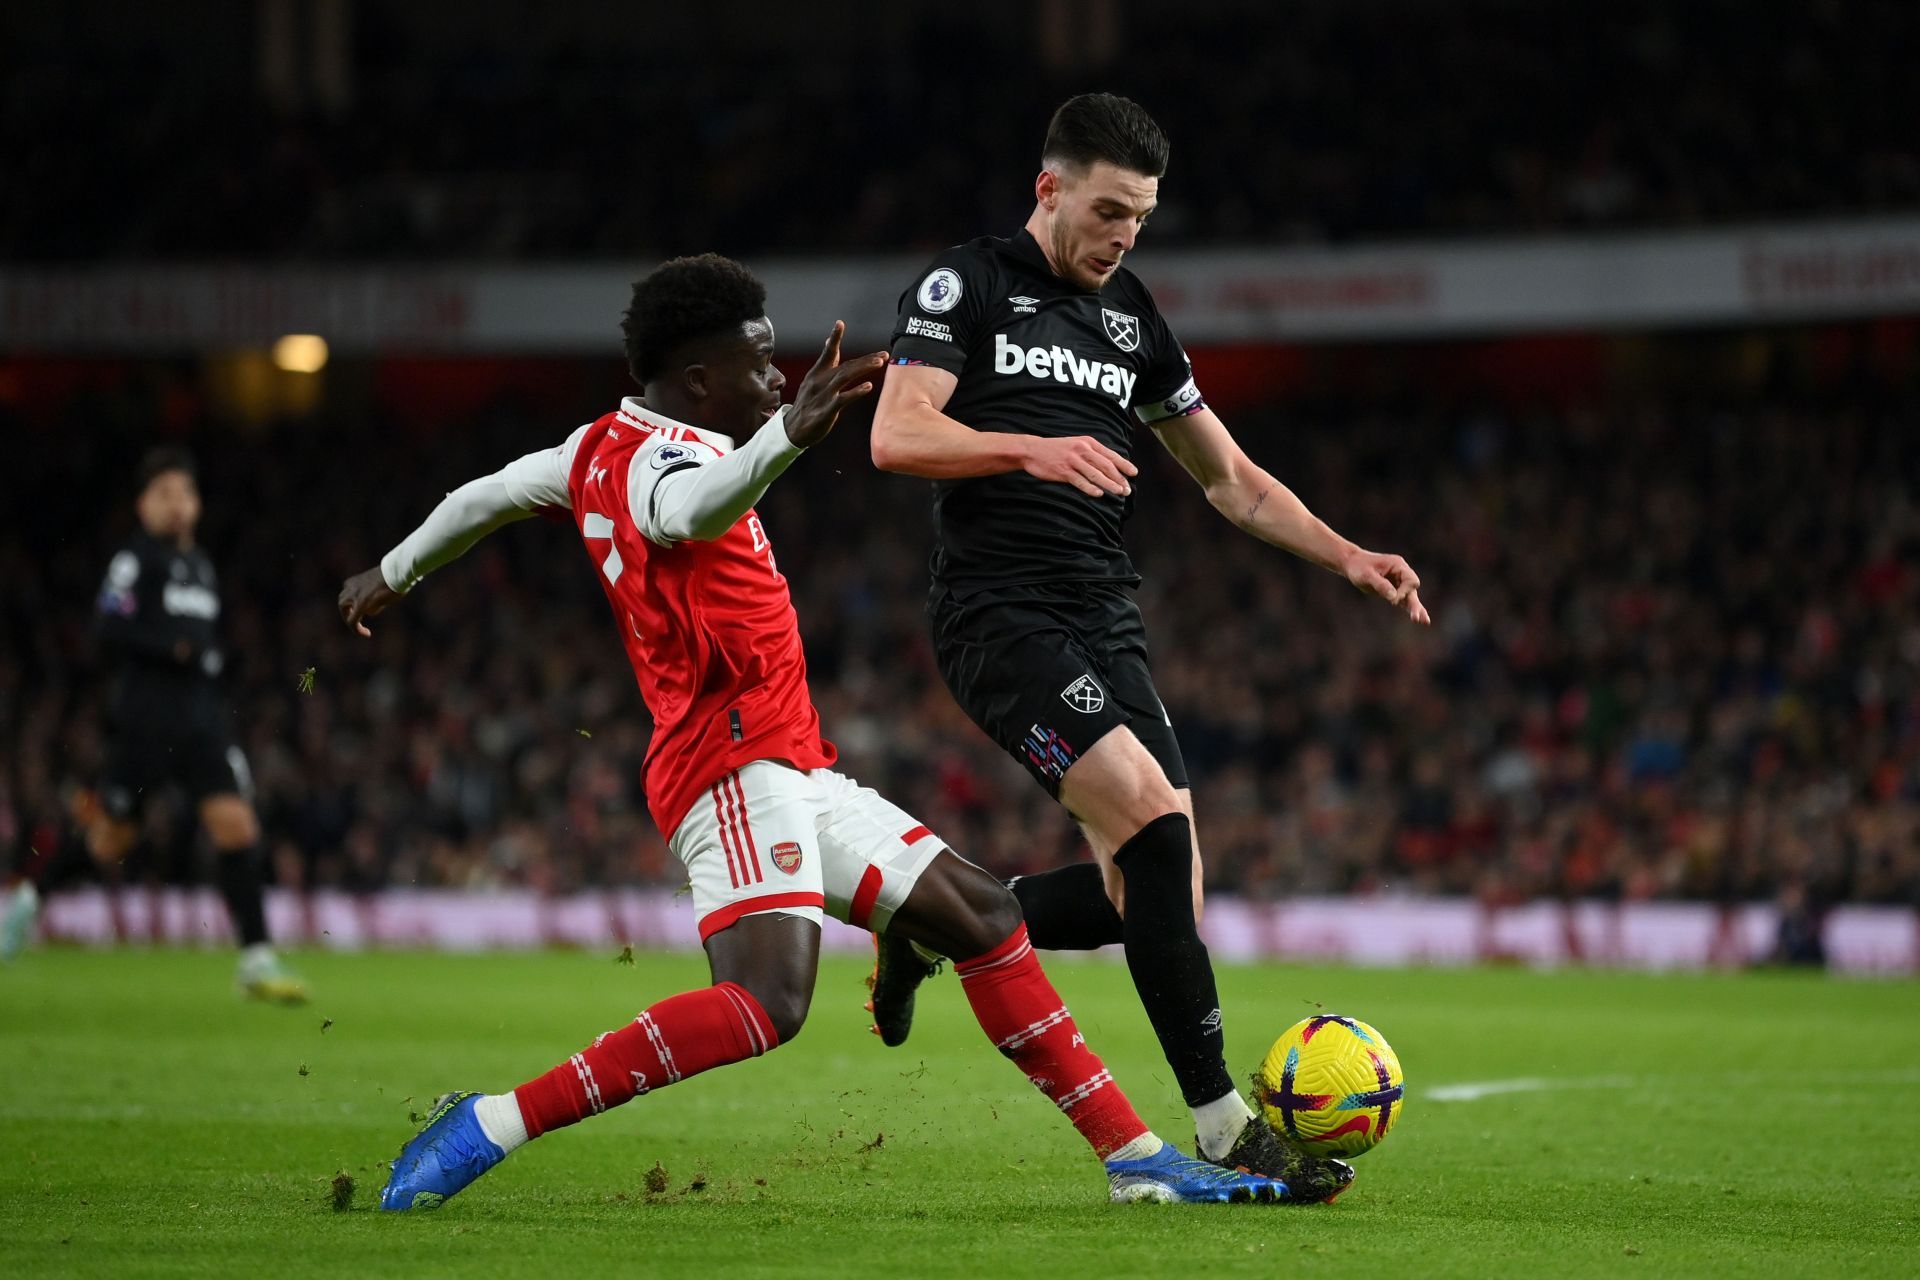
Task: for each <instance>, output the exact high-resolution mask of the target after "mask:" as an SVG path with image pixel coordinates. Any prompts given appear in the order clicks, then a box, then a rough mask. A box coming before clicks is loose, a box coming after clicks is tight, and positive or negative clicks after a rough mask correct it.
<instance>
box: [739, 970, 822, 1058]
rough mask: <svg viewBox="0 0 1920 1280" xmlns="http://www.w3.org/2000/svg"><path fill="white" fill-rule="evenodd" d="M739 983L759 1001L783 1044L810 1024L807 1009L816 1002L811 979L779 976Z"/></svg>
mask: <svg viewBox="0 0 1920 1280" xmlns="http://www.w3.org/2000/svg"><path fill="white" fill-rule="evenodd" d="M740 985H741V986H743V987H745V988H746V989H747V991H748V993H749V994H751V995H752V996H753V998H754V999H755V1000H757V1001H759V1003H760V1008H761V1010H762V1011H763V1012H764V1013H765V1014H766V1015H767V1021H768V1022H771V1023H772V1024H773V1033H774V1034H775V1035H777V1036H779V1037H780V1043H781V1044H786V1043H787V1042H788V1041H789V1040H792V1039H793V1038H794V1037H795V1036H797V1035H799V1034H800V1028H802V1027H804V1026H806V1025H807V1010H808V1009H809V1008H810V1007H811V1006H812V1004H813V984H812V982H810V981H808V982H802V981H799V980H798V979H796V978H790V977H786V976H780V977H773V978H766V979H759V980H756V981H746V982H741V983H740Z"/></svg>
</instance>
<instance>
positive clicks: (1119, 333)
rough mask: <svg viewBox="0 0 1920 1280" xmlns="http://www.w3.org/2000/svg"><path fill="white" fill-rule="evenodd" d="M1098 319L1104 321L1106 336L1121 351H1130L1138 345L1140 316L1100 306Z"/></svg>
mask: <svg viewBox="0 0 1920 1280" xmlns="http://www.w3.org/2000/svg"><path fill="white" fill-rule="evenodd" d="M1100 319H1101V320H1103V321H1105V322H1106V326H1107V336H1108V337H1109V338H1112V339H1113V345H1114V346H1116V347H1118V348H1120V349H1121V350H1122V351H1132V350H1134V349H1136V348H1137V347H1139V345H1140V317H1138V316H1130V315H1128V314H1127V313H1126V312H1124V311H1109V310H1108V309H1107V308H1105V307H1102V308H1100Z"/></svg>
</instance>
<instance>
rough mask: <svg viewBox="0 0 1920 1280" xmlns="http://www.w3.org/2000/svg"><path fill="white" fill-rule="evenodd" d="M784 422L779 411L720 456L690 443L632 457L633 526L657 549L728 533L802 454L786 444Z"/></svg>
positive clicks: (663, 446) (664, 446)
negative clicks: (745, 438) (744, 439)
mask: <svg viewBox="0 0 1920 1280" xmlns="http://www.w3.org/2000/svg"><path fill="white" fill-rule="evenodd" d="M785 417H786V411H785V410H784V409H783V410H781V411H780V412H779V413H776V414H774V415H773V417H771V418H769V419H768V420H767V423H766V425H765V426H763V427H761V428H760V430H758V431H756V432H754V434H753V438H752V439H751V440H748V441H747V442H746V443H745V444H743V445H741V446H740V447H739V448H738V449H735V450H734V451H733V452H732V453H729V454H725V455H716V454H715V453H714V452H713V451H712V450H711V449H708V448H707V447H706V446H705V445H701V444H698V443H697V442H695V441H691V440H663V441H660V442H658V443H656V444H653V445H652V446H650V447H649V448H646V449H643V450H639V451H637V452H635V454H634V455H633V462H632V464H631V468H630V470H629V471H628V472H627V508H628V510H630V511H631V512H632V513H633V522H634V524H635V525H636V526H638V528H639V530H640V532H641V533H642V534H644V535H646V537H647V538H648V539H650V540H651V541H654V542H658V543H661V544H663V545H671V544H673V543H676V542H686V541H689V540H691V541H695V542H705V541H709V540H711V539H713V538H717V537H719V536H720V535H721V534H723V533H725V532H726V531H727V530H729V529H731V528H733V525H734V522H735V521H736V520H738V519H739V518H740V517H741V516H743V515H745V514H746V513H747V510H748V508H750V507H752V506H753V504H754V503H756V502H758V501H759V500H760V497H761V495H762V494H764V493H766V491H767V486H768V485H770V484H772V483H773V482H774V481H775V480H777V479H779V477H780V473H781V472H783V471H785V470H786V469H787V467H788V466H789V465H790V464H791V463H792V462H793V460H794V459H795V458H797V457H799V456H800V455H801V454H802V453H804V452H805V450H803V449H802V448H801V447H800V446H798V445H796V444H794V443H793V442H792V441H791V440H789V439H787V428H786V423H785V421H784V420H785Z"/></svg>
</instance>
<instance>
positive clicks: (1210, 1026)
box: [1200, 1009, 1220, 1031]
mask: <svg viewBox="0 0 1920 1280" xmlns="http://www.w3.org/2000/svg"><path fill="white" fill-rule="evenodd" d="M1200 1026H1201V1027H1202V1028H1203V1029H1205V1030H1207V1031H1218V1030H1219V1029H1220V1011H1219V1010H1218V1009H1215V1010H1214V1011H1213V1012H1212V1013H1209V1014H1208V1015H1207V1016H1206V1017H1204V1018H1202V1019H1200Z"/></svg>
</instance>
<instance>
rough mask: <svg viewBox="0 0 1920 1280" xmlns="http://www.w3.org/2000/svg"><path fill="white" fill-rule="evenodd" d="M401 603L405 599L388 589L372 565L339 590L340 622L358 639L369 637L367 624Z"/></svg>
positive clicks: (384, 577) (369, 632) (385, 582)
mask: <svg viewBox="0 0 1920 1280" xmlns="http://www.w3.org/2000/svg"><path fill="white" fill-rule="evenodd" d="M404 599H406V597H405V596H403V595H401V594H400V593H399V592H398V591H395V590H394V589H393V588H392V587H390V586H388V585H387V576H386V575H385V574H384V573H381V572H380V566H379V565H375V566H373V568H371V569H368V570H366V571H365V572H364V573H356V574H354V575H353V576H352V577H351V578H348V579H347V581H346V583H345V584H344V585H343V586H342V587H341V588H340V620H341V621H342V622H344V623H346V624H347V625H348V626H350V627H352V628H353V629H354V630H355V631H358V632H359V633H360V634H361V635H363V636H370V635H372V634H373V632H371V631H369V630H367V623H366V620H367V619H368V618H371V617H373V616H374V615H375V614H377V613H380V612H381V611H382V610H384V609H385V608H386V607H387V606H388V605H390V604H393V603H394V602H395V601H398V600H404Z"/></svg>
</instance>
